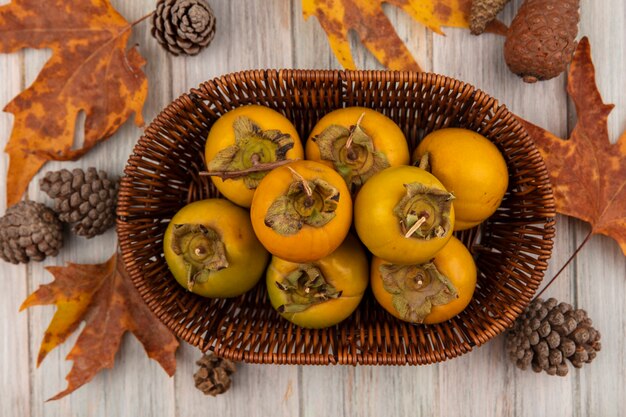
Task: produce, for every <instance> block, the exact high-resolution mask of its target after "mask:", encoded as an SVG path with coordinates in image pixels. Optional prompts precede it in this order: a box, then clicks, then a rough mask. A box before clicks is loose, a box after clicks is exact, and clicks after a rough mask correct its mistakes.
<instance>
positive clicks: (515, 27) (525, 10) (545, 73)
mask: <svg viewBox="0 0 626 417" xmlns="http://www.w3.org/2000/svg"><path fill="white" fill-rule="evenodd" d="M579 6H580V0H526V1H525V2H524V4H522V7H520V9H519V10H518V12H517V15H516V16H515V18H514V19H513V22H511V26H510V27H509V30H508V32H507V35H506V41H505V42H504V59H505V60H506V64H507V65H508V67H509V69H510V70H511V71H512V72H514V73H515V74H517V75H519V76H520V77H522V78H523V79H524V81H525V82H527V83H534V82H536V81H538V80H548V79H550V78H554V77H556V76H557V75H559V74H560V73H562V72H563V71H565V69H566V68H567V65H568V64H569V63H570V62H571V60H572V57H573V55H574V51H575V50H576V45H577V42H576V34H577V33H578V20H579V18H580V16H579V11H578V8H579Z"/></svg>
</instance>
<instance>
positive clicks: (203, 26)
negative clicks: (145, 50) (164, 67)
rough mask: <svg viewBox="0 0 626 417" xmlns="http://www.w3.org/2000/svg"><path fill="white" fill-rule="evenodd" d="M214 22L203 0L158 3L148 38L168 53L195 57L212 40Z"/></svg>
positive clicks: (171, 0) (211, 11)
mask: <svg viewBox="0 0 626 417" xmlns="http://www.w3.org/2000/svg"><path fill="white" fill-rule="evenodd" d="M215 26H216V20H215V15H214V14H213V10H211V7H210V6H209V5H208V4H207V3H205V2H204V0H159V1H158V2H157V7H156V11H155V12H154V14H153V15H152V36H154V38H155V39H156V40H157V41H158V42H159V43H160V44H161V46H163V48H165V50H167V51H168V52H171V53H172V54H174V55H176V56H178V55H180V54H186V55H197V54H198V53H200V51H201V50H202V49H204V48H206V47H207V46H208V45H209V44H210V43H211V41H212V40H213V38H214V37H215Z"/></svg>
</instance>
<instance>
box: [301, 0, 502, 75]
mask: <svg viewBox="0 0 626 417" xmlns="http://www.w3.org/2000/svg"><path fill="white" fill-rule="evenodd" d="M383 3H389V4H392V5H394V6H396V7H399V8H401V9H402V10H404V11H405V12H406V13H408V14H409V15H410V16H411V17H412V18H413V19H415V20H416V21H418V22H420V23H422V24H423V25H425V26H426V27H428V28H429V29H431V30H432V31H434V32H436V33H439V34H443V32H442V31H441V27H442V26H450V27H461V28H469V14H470V8H471V4H472V1H471V0H302V10H303V14H304V18H305V19H307V18H309V16H316V17H317V19H318V20H319V22H320V25H322V28H323V29H324V31H325V32H326V34H327V35H328V41H329V43H330V47H331V48H332V50H333V52H334V53H335V56H336V57H337V59H338V60H339V62H340V63H341V65H342V66H343V67H344V68H346V69H355V68H356V66H355V64H354V60H353V59H352V54H351V52H350V42H349V41H348V32H349V31H350V30H354V31H355V32H356V33H357V35H358V36H359V39H360V40H361V42H363V44H364V45H365V46H366V47H367V49H369V50H370V52H372V54H374V56H375V57H376V58H377V59H378V60H379V61H380V63H381V64H383V65H384V66H385V67H387V68H389V69H392V70H411V71H420V66H419V65H418V63H417V62H415V60H414V59H413V57H412V56H411V53H410V52H409V50H408V49H407V48H406V46H405V45H404V43H403V42H402V40H401V39H400V37H399V36H398V34H397V33H396V31H395V29H394V28H393V26H392V25H391V22H389V19H387V16H385V13H383V10H382V4H383ZM487 31H489V32H494V33H497V34H500V35H504V34H505V32H506V26H505V25H503V24H502V23H501V22H498V21H494V22H492V23H491V24H490V25H489V26H488V27H487Z"/></svg>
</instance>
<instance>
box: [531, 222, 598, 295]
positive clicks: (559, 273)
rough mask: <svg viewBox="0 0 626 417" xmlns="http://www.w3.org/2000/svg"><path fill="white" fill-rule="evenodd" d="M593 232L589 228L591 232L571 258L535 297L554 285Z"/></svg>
mask: <svg viewBox="0 0 626 417" xmlns="http://www.w3.org/2000/svg"><path fill="white" fill-rule="evenodd" d="M592 232H593V229H592V230H589V233H587V236H585V238H584V239H583V241H582V242H580V245H578V247H577V248H576V250H575V251H574V253H573V254H572V256H570V257H569V259H568V260H567V261H566V262H565V264H564V265H563V266H562V267H561V269H559V270H558V272H557V273H556V274H555V275H554V276H553V277H552V279H551V280H550V282H548V284H547V285H546V286H545V287H543V289H542V290H541V291H539V294H537V295H536V296H535V298H539V297H541V294H543V293H544V291H545V290H547V289H548V287H549V286H550V285H552V283H553V282H554V280H556V279H557V278H558V277H559V275H561V272H563V271H564V270H565V268H567V266H568V265H569V264H570V263H571V262H572V261H573V260H574V258H576V255H578V252H580V250H581V249H582V248H583V247H584V246H585V245H586V244H587V242H589V239H590V238H591V235H592Z"/></svg>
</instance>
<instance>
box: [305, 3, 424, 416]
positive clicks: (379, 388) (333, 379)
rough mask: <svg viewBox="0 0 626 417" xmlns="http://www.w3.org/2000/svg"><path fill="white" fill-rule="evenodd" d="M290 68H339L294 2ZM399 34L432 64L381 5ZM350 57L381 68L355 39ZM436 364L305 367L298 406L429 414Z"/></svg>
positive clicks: (417, 33)
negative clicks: (294, 52) (292, 66)
mask: <svg viewBox="0 0 626 417" xmlns="http://www.w3.org/2000/svg"><path fill="white" fill-rule="evenodd" d="M293 5H294V42H295V51H296V54H295V56H294V66H295V67H297V68H305V69H310V68H318V67H322V68H340V67H339V65H338V62H337V60H336V58H335V56H334V55H333V54H332V52H331V50H330V48H329V46H328V40H327V38H326V36H325V34H324V31H323V30H322V28H321V27H320V25H319V24H318V22H317V20H316V19H315V18H310V19H309V20H308V21H306V22H305V21H303V20H302V19H301V18H300V16H301V8H300V2H294V3H293ZM385 12H386V14H387V16H388V17H389V18H390V20H391V22H392V24H393V25H394V27H396V30H397V31H398V35H399V36H400V38H401V39H402V40H403V41H404V42H405V44H406V45H407V46H408V48H409V50H410V51H411V52H412V53H413V55H414V56H415V57H416V60H417V61H418V62H419V64H420V65H421V66H422V68H424V69H425V70H430V69H431V68H432V59H431V54H430V52H431V43H432V39H431V35H430V34H429V33H428V31H427V30H426V29H425V28H424V27H422V26H421V25H419V24H416V23H415V22H414V21H412V20H411V19H410V17H409V16H408V15H406V14H404V13H402V12H400V11H399V10H398V9H397V8H395V7H385ZM351 47H352V55H353V57H354V61H355V63H356V65H357V67H358V68H360V69H380V68H382V67H381V65H380V63H379V62H378V61H377V60H376V58H374V56H373V55H372V54H371V53H370V52H369V51H367V49H366V48H365V47H364V46H363V45H362V44H361V43H360V41H359V40H358V39H356V38H355V37H351ZM436 379H437V368H436V367H433V366H428V367H420V368H416V367H386V366H378V367H376V366H357V367H350V366H322V367H319V366H308V367H302V370H301V380H300V384H301V387H302V388H301V392H302V398H301V404H302V405H301V410H302V413H303V415H304V416H315V415H350V416H352V415H354V416H370V415H371V416H376V415H398V416H401V415H415V414H417V415H428V414H429V411H430V410H431V409H432V408H433V407H434V406H435V405H436V397H435V396H434V395H432V394H433V392H434V389H426V390H425V389H423V387H434V386H435V385H433V382H435V383H436Z"/></svg>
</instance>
